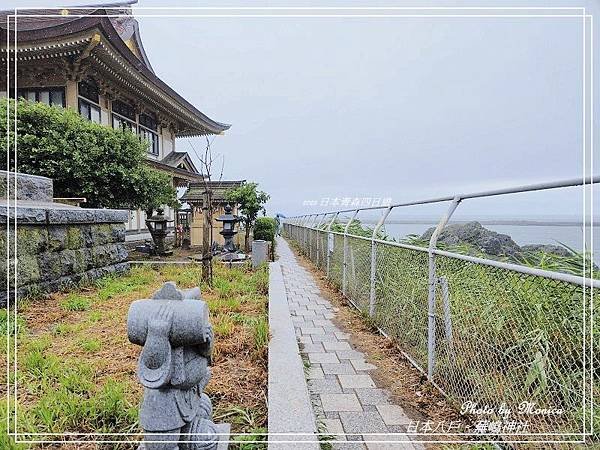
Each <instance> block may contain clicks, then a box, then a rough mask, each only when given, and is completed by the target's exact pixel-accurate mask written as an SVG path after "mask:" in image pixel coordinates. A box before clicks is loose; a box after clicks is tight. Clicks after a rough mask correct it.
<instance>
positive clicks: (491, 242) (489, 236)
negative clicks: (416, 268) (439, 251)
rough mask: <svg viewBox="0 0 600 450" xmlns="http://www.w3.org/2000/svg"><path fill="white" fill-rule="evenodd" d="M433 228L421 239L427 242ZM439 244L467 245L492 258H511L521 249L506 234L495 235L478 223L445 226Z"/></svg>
mask: <svg viewBox="0 0 600 450" xmlns="http://www.w3.org/2000/svg"><path fill="white" fill-rule="evenodd" d="M434 230H435V227H431V228H429V229H428V230H427V231H425V233H423V235H422V236H421V239H426V240H429V239H430V238H431V235H432V234H433V231H434ZM438 242H439V243H443V244H447V245H457V244H463V243H467V244H470V245H472V246H473V247H475V248H477V249H479V250H481V251H482V252H484V253H486V254H488V255H493V256H513V255H515V254H517V253H519V252H520V251H521V248H520V247H519V246H518V245H517V243H516V242H515V241H513V240H512V239H511V237H510V236H508V235H507V234H500V233H496V232H495V231H491V230H488V229H487V228H484V227H483V226H482V225H481V224H480V223H479V222H467V223H455V224H450V225H447V226H446V227H445V228H444V230H443V231H442V233H441V234H440V236H439V238H438Z"/></svg>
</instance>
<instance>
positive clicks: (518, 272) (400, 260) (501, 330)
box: [284, 200, 600, 442]
mask: <svg viewBox="0 0 600 450" xmlns="http://www.w3.org/2000/svg"><path fill="white" fill-rule="evenodd" d="M436 201H437V200H436ZM459 201H460V200H459ZM457 204H458V201H455V206H454V208H456V205H457ZM399 206H402V205H399ZM393 207H394V206H392V207H389V208H388V212H389V210H391V208H393ZM452 212H453V210H452V209H451V210H450V212H449V214H447V215H446V216H445V217H444V218H443V219H442V220H441V221H440V224H439V225H438V229H439V230H438V231H441V230H442V229H443V227H444V225H445V224H446V223H447V221H448V219H449V217H450V216H451V214H452ZM331 214H333V215H332V217H331V219H330V220H328V221H327V223H325V224H322V223H319V224H317V225H315V224H312V223H303V221H301V220H297V219H290V220H288V221H287V222H286V223H285V224H284V234H285V236H286V237H288V238H289V239H291V240H293V241H295V242H296V244H298V246H299V248H300V249H301V251H302V252H303V253H305V254H306V255H307V256H308V257H309V258H310V259H311V260H312V261H313V262H314V263H315V264H316V265H317V266H318V267H319V268H320V269H322V270H323V271H325V272H326V273H327V275H328V278H329V279H330V280H331V281H332V282H333V283H334V284H335V285H336V286H338V288H339V289H340V291H341V292H342V293H343V294H344V295H345V296H346V298H347V299H348V300H350V301H351V302H352V304H354V306H355V307H356V308H358V309H359V310H361V311H362V312H364V313H365V314H369V315H370V316H371V319H372V320H373V321H374V323H375V324H376V325H377V326H378V327H379V329H380V331H382V332H383V333H384V334H385V335H387V336H388V337H390V338H391V339H393V340H394V341H395V342H396V343H397V344H398V345H399V347H400V348H401V349H402V350H403V352H404V353H405V354H406V355H407V356H408V357H409V359H410V360H411V361H412V363H413V364H415V366H417V367H418V368H419V369H420V370H422V371H423V372H424V373H425V374H427V376H428V378H429V379H430V381H432V383H434V384H435V385H436V386H437V387H438V388H439V389H440V390H441V391H442V392H443V393H444V394H446V395H447V396H448V398H449V399H451V400H453V401H455V402H456V404H457V406H459V407H461V406H462V407H464V406H465V405H468V402H472V403H473V404H474V405H476V407H477V408H488V410H490V411H492V412H491V413H490V414H489V415H488V416H485V415H484V416H483V418H484V419H487V428H486V429H481V428H477V427H476V424H475V425H474V427H473V428H471V431H472V433H473V434H476V433H477V434H478V433H482V434H488V435H490V434H492V435H502V436H510V435H520V436H523V435H528V436H542V437H544V438H546V439H547V438H548V436H552V438H553V439H554V440H558V441H561V440H563V441H564V440H568V439H582V440H583V438H584V437H586V436H587V437H589V434H590V433H592V430H594V429H595V430H599V429H600V412H597V411H595V410H594V403H595V404H597V403H598V400H599V398H598V395H599V393H600V369H599V367H600V358H599V356H598V354H599V352H597V351H594V349H593V346H594V344H596V345H597V344H598V343H599V342H600V320H599V318H598V315H597V314H596V315H594V314H593V312H594V310H593V297H595V298H596V299H597V298H598V293H599V292H600V280H597V279H593V278H591V277H590V276H588V277H587V278H586V277H584V276H575V275H572V274H565V273H558V272H549V271H544V270H540V269H536V268H532V267H524V266H517V265H514V264H510V263H506V262H502V261H496V260H488V259H482V258H477V257H472V256H468V255H463V254H458V253H451V252H448V251H442V250H440V249H438V248H437V247H436V245H435V239H437V235H436V233H434V236H433V237H432V240H431V242H430V247H429V248H422V247H416V246H413V245H408V244H403V243H398V242H388V241H384V240H380V239H378V238H376V236H377V227H376V229H375V230H373V235H372V237H371V238H369V237H364V236H357V235H350V234H349V233H348V232H347V230H348V227H346V230H345V231H344V232H340V231H332V224H334V223H335V221H336V220H337V217H338V214H339V213H331ZM384 221H385V216H384V219H383V220H382V221H381V222H380V224H379V225H378V226H380V225H381V224H382V223H383V222H384ZM342 225H343V224H342ZM342 228H343V226H342ZM338 229H339V227H338ZM306 236H309V238H308V239H306ZM589 269H591V267H589ZM590 272H591V270H590ZM507 410H510V411H511V413H510V414H505V415H504V416H503V415H502V411H507ZM515 418H519V420H520V421H519V422H518V423H517V424H515V420H514V419H515ZM471 419H472V422H473V421H476V420H480V419H482V416H481V415H477V414H475V415H471ZM508 419H511V420H508ZM542 441H543V440H541V441H540V442H542Z"/></svg>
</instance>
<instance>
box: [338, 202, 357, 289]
mask: <svg viewBox="0 0 600 450" xmlns="http://www.w3.org/2000/svg"><path fill="white" fill-rule="evenodd" d="M358 211H359V210H358V209H357V210H356V211H354V214H353V215H352V217H351V218H350V220H349V221H348V223H347V224H346V226H345V227H344V262H343V264H342V294H344V295H346V267H347V266H348V229H349V228H350V225H351V224H352V222H354V219H356V216H357V215H358Z"/></svg>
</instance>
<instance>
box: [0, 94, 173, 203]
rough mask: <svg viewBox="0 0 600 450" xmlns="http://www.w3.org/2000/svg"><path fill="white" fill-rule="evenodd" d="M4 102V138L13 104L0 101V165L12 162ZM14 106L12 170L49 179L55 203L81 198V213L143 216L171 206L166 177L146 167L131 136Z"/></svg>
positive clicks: (46, 109) (45, 109)
mask: <svg viewBox="0 0 600 450" xmlns="http://www.w3.org/2000/svg"><path fill="white" fill-rule="evenodd" d="M7 102H10V103H11V105H10V112H11V114H10V115H9V119H10V120H9V122H11V123H9V124H8V125H10V126H9V128H8V130H9V131H8V134H10V135H12V134H13V129H14V128H13V127H14V122H13V114H12V111H13V110H14V109H13V105H14V100H7V99H2V100H0V159H1V160H2V161H7V156H8V157H10V158H12V157H13V152H12V147H13V145H14V144H13V139H12V136H10V137H11V139H8V140H7V136H6V135H7V120H6V119H7V117H6V114H7V109H8V108H7V106H8V105H7ZM17 105H18V106H17V108H18V114H17V146H18V149H19V159H18V165H19V167H18V169H19V171H20V172H25V173H29V174H32V175H42V176H45V177H49V178H52V179H53V180H54V195H55V196H56V197H85V198H86V199H87V203H86V205H85V206H87V207H107V208H121V207H130V208H138V207H139V208H142V209H144V210H148V209H150V208H156V207H158V206H160V205H162V204H168V205H171V206H174V205H175V204H176V203H177V199H176V191H175V189H174V188H173V187H172V185H171V180H170V177H169V176H168V175H167V174H163V173H161V172H158V171H157V170H154V169H152V168H150V167H148V165H147V164H146V149H147V147H146V145H147V144H146V142H144V141H141V140H140V139H139V138H138V136H136V135H135V134H133V133H131V132H129V131H125V130H115V129H112V128H109V127H105V126H102V125H99V124H96V123H93V122H90V121H88V120H86V119H84V118H83V117H81V116H80V115H79V114H77V112H76V111H74V110H72V109H70V108H57V107H52V106H47V105H45V104H43V103H32V102H28V101H25V100H20V101H19V102H18V104H17ZM7 141H8V144H7ZM8 150H11V151H10V152H9V153H8V155H7V151H8ZM13 165H14V161H10V166H11V167H12V166H13Z"/></svg>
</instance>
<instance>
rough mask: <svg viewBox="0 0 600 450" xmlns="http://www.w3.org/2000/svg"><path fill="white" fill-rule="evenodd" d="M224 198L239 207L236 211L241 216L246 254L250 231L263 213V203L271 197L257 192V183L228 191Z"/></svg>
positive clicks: (262, 192)
mask: <svg viewBox="0 0 600 450" xmlns="http://www.w3.org/2000/svg"><path fill="white" fill-rule="evenodd" d="M225 198H226V200H227V201H228V202H230V203H233V204H236V205H238V206H239V208H238V210H239V212H240V213H241V215H242V220H243V222H244V226H245V228H246V236H245V247H246V252H247V251H248V250H249V248H248V241H249V237H250V229H251V228H252V225H253V224H254V221H255V220H256V218H257V217H258V214H259V213H260V212H261V211H262V212H263V214H264V213H265V203H267V202H268V201H269V199H270V198H271V196H270V195H269V194H267V193H266V192H264V191H259V190H258V183H245V184H243V185H241V186H239V187H237V188H234V189H231V190H229V191H228V192H227V193H226V194H225Z"/></svg>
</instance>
